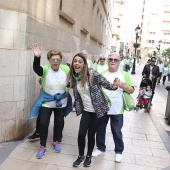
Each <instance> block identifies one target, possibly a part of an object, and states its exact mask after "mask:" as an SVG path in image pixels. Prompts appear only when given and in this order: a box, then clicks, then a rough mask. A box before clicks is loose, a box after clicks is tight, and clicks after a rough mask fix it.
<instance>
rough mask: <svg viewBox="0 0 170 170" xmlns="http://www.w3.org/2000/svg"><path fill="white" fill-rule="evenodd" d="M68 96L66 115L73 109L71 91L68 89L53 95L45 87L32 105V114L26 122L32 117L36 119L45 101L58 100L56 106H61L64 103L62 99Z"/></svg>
mask: <svg viewBox="0 0 170 170" xmlns="http://www.w3.org/2000/svg"><path fill="white" fill-rule="evenodd" d="M66 97H68V101H67V106H66V109H65V112H64V116H65V117H66V116H67V115H68V114H69V113H70V112H71V111H72V98H71V96H70V94H69V92H67V91H66V92H65V93H64V94H60V93H57V94H55V95H54V96H53V95H50V94H48V93H46V92H45V91H44V90H43V89H41V90H40V94H39V96H38V98H37V100H36V101H35V102H34V104H33V106H32V107H31V111H30V115H29V117H28V119H27V120H26V122H28V121H29V120H30V119H34V118H36V117H38V114H39V110H40V107H41V106H42V104H43V103H45V102H51V101H54V100H56V106H57V107H61V106H62V104H61V102H60V100H61V99H63V98H66Z"/></svg>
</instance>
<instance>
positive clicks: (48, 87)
mask: <svg viewBox="0 0 170 170" xmlns="http://www.w3.org/2000/svg"><path fill="white" fill-rule="evenodd" d="M66 79H67V75H66V73H65V72H64V71H62V70H61V69H60V68H59V70H58V71H54V70H53V69H51V68H50V69H49V71H48V73H47V75H46V80H45V89H44V91H45V92H47V93H48V94H51V95H55V94H56V93H60V94H63V93H65V91H66V85H67V84H66ZM60 102H61V104H62V106H61V107H66V105H67V97H66V98H64V99H61V101H60ZM43 106H45V107H49V108H56V100H54V101H51V102H46V103H44V104H43Z"/></svg>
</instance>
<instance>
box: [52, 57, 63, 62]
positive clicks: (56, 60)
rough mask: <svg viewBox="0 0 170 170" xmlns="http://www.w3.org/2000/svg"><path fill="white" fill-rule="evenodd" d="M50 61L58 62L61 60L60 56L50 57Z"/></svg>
mask: <svg viewBox="0 0 170 170" xmlns="http://www.w3.org/2000/svg"><path fill="white" fill-rule="evenodd" d="M51 61H52V62H53V63H55V62H57V63H59V62H60V61H61V59H60V58H51Z"/></svg>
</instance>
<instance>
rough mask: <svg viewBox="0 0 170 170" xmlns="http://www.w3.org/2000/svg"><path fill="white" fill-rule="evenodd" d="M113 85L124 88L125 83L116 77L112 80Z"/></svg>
mask: <svg viewBox="0 0 170 170" xmlns="http://www.w3.org/2000/svg"><path fill="white" fill-rule="evenodd" d="M113 85H114V86H117V87H120V88H124V86H125V83H123V82H122V81H120V79H118V78H117V77H116V78H115V79H114V81H113Z"/></svg>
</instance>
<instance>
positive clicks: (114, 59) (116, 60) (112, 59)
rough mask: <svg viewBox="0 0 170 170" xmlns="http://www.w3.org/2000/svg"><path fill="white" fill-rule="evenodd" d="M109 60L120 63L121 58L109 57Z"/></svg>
mask: <svg viewBox="0 0 170 170" xmlns="http://www.w3.org/2000/svg"><path fill="white" fill-rule="evenodd" d="M108 61H109V62H114V63H118V62H119V61H120V60H119V59H117V58H108Z"/></svg>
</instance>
